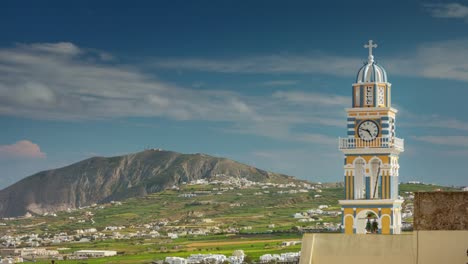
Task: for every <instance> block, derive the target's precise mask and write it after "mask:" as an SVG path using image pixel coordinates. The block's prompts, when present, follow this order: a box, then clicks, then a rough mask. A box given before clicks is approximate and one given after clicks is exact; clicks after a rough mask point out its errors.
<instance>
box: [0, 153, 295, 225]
mask: <svg viewBox="0 0 468 264" xmlns="http://www.w3.org/2000/svg"><path fill="white" fill-rule="evenodd" d="M217 175H229V176H231V177H234V178H245V179H247V180H251V181H256V182H286V181H290V180H293V178H292V177H289V176H285V175H281V174H275V173H270V172H267V171H263V170H260V169H257V168H254V167H250V166H247V165H244V164H241V163H238V162H235V161H232V160H229V159H225V158H217V157H212V156H208V155H204V154H181V153H177V152H171V151H161V150H146V151H143V152H139V153H135V154H129V155H124V156H118V157H110V158H105V157H94V158H90V159H86V160H83V161H80V162H78V163H75V164H72V165H69V166H67V167H63V168H59V169H54V170H48V171H43V172H39V173H37V174H34V175H32V176H29V177H27V178H25V179H23V180H21V181H19V182H17V183H15V184H13V185H11V186H9V187H7V188H5V189H3V190H1V191H0V217H11V216H22V215H24V214H26V213H27V212H31V213H35V214H43V213H46V212H54V211H58V210H66V209H68V208H78V207H82V206H88V205H91V204H94V203H103V202H109V201H111V200H122V199H126V198H131V197H141V196H145V195H147V194H150V193H155V192H159V191H162V190H164V189H167V188H170V187H172V186H174V185H179V184H181V183H183V182H190V181H193V180H198V179H211V178H213V177H216V176H217Z"/></svg>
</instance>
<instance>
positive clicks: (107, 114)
mask: <svg viewBox="0 0 468 264" xmlns="http://www.w3.org/2000/svg"><path fill="white" fill-rule="evenodd" d="M104 53H105V52H102V51H96V50H93V49H89V48H80V47H77V46H76V45H74V44H72V43H41V44H30V45H27V44H21V45H17V46H15V47H13V48H3V49H0V115H10V116H12V115H13V116H24V117H32V118H39V119H62V120H76V119H103V118H104V119H105V118H119V117H164V118H169V119H176V120H204V121H223V122H229V124H230V125H231V126H232V127H229V125H228V127H227V129H228V130H231V131H242V133H253V134H256V135H262V136H267V137H275V138H279V139H283V140H292V139H290V138H289V137H292V138H294V139H293V140H301V141H303V142H313V141H314V140H313V137H311V136H305V135H302V134H298V133H295V132H294V127H295V126H297V125H302V124H307V125H318V126H342V125H343V124H342V121H343V120H344V116H343V115H344V113H341V112H342V107H344V106H345V105H342V106H340V105H341V104H343V103H345V100H343V98H341V97H339V96H335V95H329V94H322V93H310V94H309V93H305V92H301V94H300V95H299V94H297V92H296V93H289V92H278V93H275V94H271V95H264V96H249V95H242V94H238V93H234V92H231V91H227V90H206V89H204V90H195V89H190V88H184V87H180V86H177V85H173V84H170V83H167V82H164V81H161V80H159V79H157V78H155V77H154V76H151V75H148V74H145V73H143V72H141V71H139V70H137V69H135V68H134V67H130V66H128V65H119V64H115V63H112V62H114V61H112V62H109V61H108V57H112V58H113V56H112V55H111V54H108V55H107V56H106V58H105V59H104V60H105V61H102V56H101V54H104ZM298 96H302V97H304V98H306V100H305V101H302V102H298V100H299V99H298V98H297V97H298ZM337 106H338V107H337ZM309 133H311V134H314V131H309ZM288 138H289V139H288Z"/></svg>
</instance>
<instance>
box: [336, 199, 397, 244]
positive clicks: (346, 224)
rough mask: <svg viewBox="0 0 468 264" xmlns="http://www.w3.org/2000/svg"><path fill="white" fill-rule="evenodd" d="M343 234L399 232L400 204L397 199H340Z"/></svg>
mask: <svg viewBox="0 0 468 264" xmlns="http://www.w3.org/2000/svg"><path fill="white" fill-rule="evenodd" d="M339 203H340V205H341V210H342V217H343V218H342V226H343V232H344V233H345V234H383V235H391V234H400V233H401V204H402V203H403V200H398V199H375V200H374V199H373V200H340V201H339Z"/></svg>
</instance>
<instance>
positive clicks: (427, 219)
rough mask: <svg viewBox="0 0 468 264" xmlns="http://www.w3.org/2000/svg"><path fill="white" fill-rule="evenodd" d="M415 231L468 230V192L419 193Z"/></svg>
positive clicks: (415, 213)
mask: <svg viewBox="0 0 468 264" xmlns="http://www.w3.org/2000/svg"><path fill="white" fill-rule="evenodd" d="M414 229H415V230H468V192H417V193H415V196H414Z"/></svg>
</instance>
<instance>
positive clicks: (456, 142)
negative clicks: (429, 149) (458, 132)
mask: <svg viewBox="0 0 468 264" xmlns="http://www.w3.org/2000/svg"><path fill="white" fill-rule="evenodd" d="M414 139H415V140H418V141H422V142H426V143H431V144H436V145H444V146H454V147H464V148H466V147H468V136H419V137H414Z"/></svg>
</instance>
